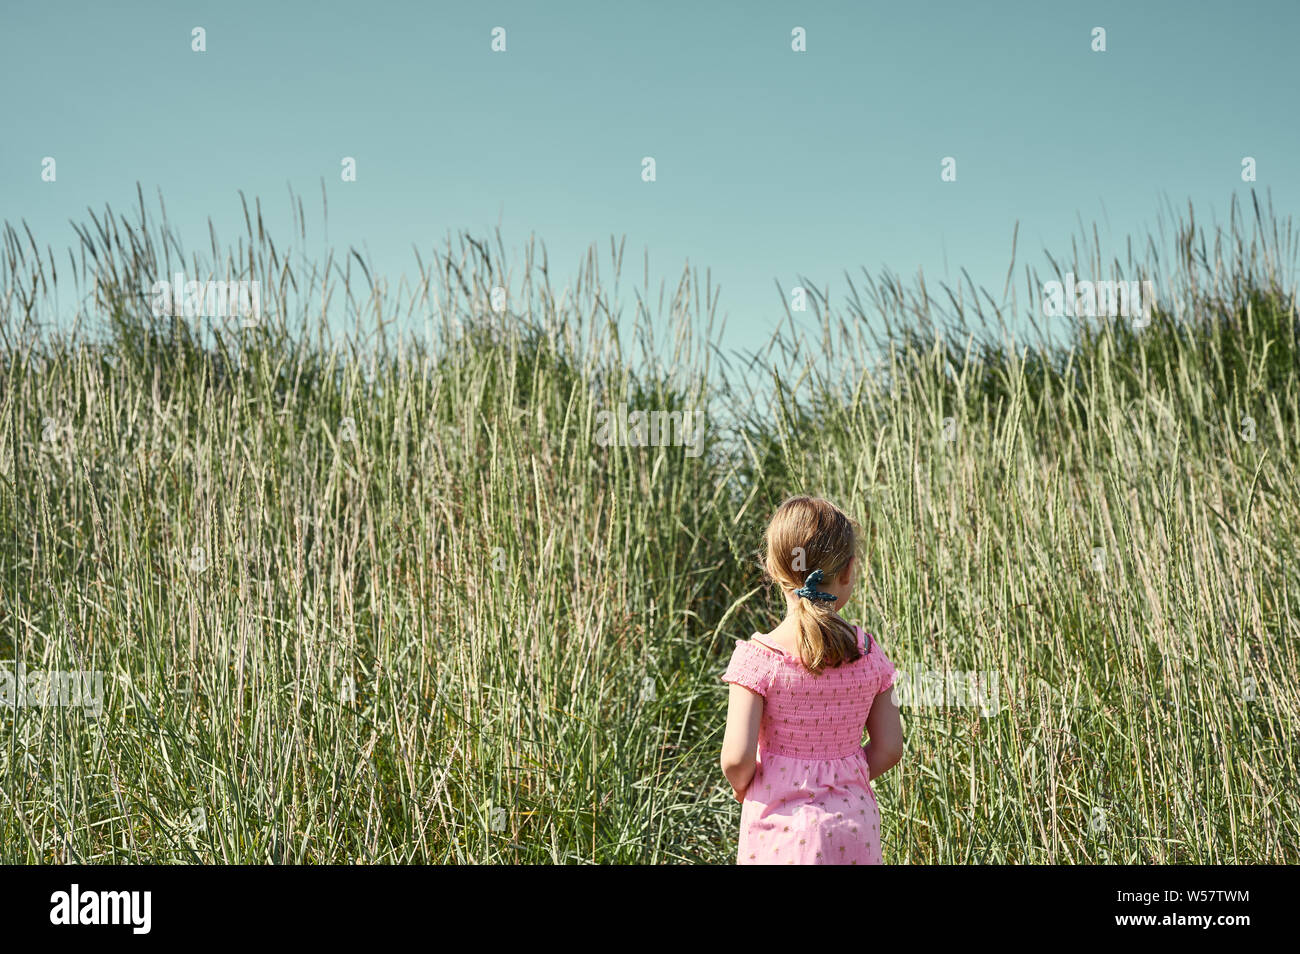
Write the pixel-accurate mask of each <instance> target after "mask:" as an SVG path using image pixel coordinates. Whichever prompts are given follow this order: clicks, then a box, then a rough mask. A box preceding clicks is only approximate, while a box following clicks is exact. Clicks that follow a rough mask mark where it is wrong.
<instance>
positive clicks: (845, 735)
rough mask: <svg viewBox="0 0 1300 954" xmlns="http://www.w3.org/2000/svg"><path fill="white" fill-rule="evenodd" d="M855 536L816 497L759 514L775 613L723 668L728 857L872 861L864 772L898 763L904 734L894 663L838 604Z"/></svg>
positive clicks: (849, 573) (871, 797)
mask: <svg viewBox="0 0 1300 954" xmlns="http://www.w3.org/2000/svg"><path fill="white" fill-rule="evenodd" d="M858 542H859V541H858V533H857V528H856V527H855V526H854V524H853V521H852V520H850V519H849V518H848V516H846V515H845V514H844V512H843V511H841V510H840V509H839V508H838V507H836V506H835V505H834V504H832V503H830V502H829V501H826V500H822V499H820V498H817V497H792V498H790V499H789V500H787V501H786V502H785V503H783V504H781V506H780V507H779V508H778V509H777V511H776V513H775V514H774V515H773V517H772V521H771V523H769V524H768V527H767V556H766V559H765V561H764V569H765V570H766V573H767V576H768V578H769V579H771V580H772V581H774V582H775V583H776V584H778V585H779V586H780V587H781V590H782V592H783V593H784V594H785V602H786V616H785V619H784V620H783V621H782V622H781V624H780V625H779V626H777V627H776V629H774V630H772V631H771V632H770V633H766V634H757V633H756V634H755V635H754V637H753V639H750V640H748V641H745V640H740V639H738V640H736V649H735V652H733V653H732V656H731V664H730V665H729V666H728V667H727V671H726V672H725V673H724V674H723V676H722V679H723V681H724V682H729V683H731V690H730V692H731V698H730V703H729V705H728V708H727V731H726V735H725V737H724V738H723V741H722V771H723V773H724V774H725V775H726V776H727V780H728V781H729V782H730V783H731V787H732V789H733V790H734V791H735V794H736V798H737V799H738V800H739V801H740V802H741V803H742V808H741V810H740V847H739V850H738V851H737V853H736V861H737V863H739V864H742V865H746V864H748V865H753V864H792V865H793V864H799V865H837V864H850V865H857V864H864V865H878V864H881V855H880V811H879V809H878V808H877V807H876V796H875V793H874V792H872V790H871V779H873V778H875V777H876V776H878V775H880V773H882V772H884V771H886V770H887V769H890V768H892V767H893V766H894V765H895V764H897V763H898V760H899V759H900V758H901V757H902V752H903V732H902V725H901V724H900V721H899V717H898V707H897V706H895V705H894V703H893V702H892V701H891V700H890V687H891V686H893V684H894V666H893V664H892V663H890V661H889V660H888V659H887V658H886V657H885V654H884V653H883V652H882V651H881V649H880V646H878V645H877V644H876V642H875V640H873V639H872V638H871V636H870V634H869V633H865V632H863V630H862V629H861V628H860V627H858V626H853V625H850V624H849V623H847V622H845V621H844V620H843V619H842V618H841V617H840V615H839V613H838V612H837V611H838V610H839V608H840V607H842V606H843V605H844V604H845V603H847V602H848V599H849V596H850V595H851V594H852V592H853V581H854V576H855V571H856V564H857V560H856V559H855V558H856V556H857V552H858ZM864 724H865V726H866V729H867V733H868V735H869V736H870V741H868V742H867V744H866V745H862V744H861V742H862V728H863V725H864Z"/></svg>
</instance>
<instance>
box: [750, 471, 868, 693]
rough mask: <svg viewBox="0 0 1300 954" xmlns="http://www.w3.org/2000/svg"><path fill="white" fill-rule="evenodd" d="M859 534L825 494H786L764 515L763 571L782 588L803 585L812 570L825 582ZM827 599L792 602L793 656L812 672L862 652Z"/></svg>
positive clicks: (845, 560) (849, 555) (852, 552)
mask: <svg viewBox="0 0 1300 954" xmlns="http://www.w3.org/2000/svg"><path fill="white" fill-rule="evenodd" d="M859 540H860V535H859V533H858V527H857V524H855V523H854V522H853V520H852V519H851V518H850V517H849V515H848V514H846V513H845V512H844V511H843V510H841V509H840V508H839V507H837V506H835V504H833V503H831V502H830V501H829V500H823V499H822V498H821V497H807V496H799V497H790V498H789V499H788V500H786V501H785V502H784V503H782V504H781V506H779V507H777V508H776V513H774V514H772V519H771V520H770V521H768V524H767V534H766V545H767V552H766V554H765V556H764V558H763V571H764V573H765V574H766V575H767V578H768V579H769V580H770V581H771V582H773V583H776V584H777V585H778V586H780V587H781V590H782V592H783V593H784V592H787V591H789V590H795V589H798V588H799V587H802V586H804V582H805V580H806V579H807V578H808V576H809V574H811V573H812V572H813V571H814V570H821V571H822V574H823V577H824V579H825V580H826V581H828V582H829V581H830V580H833V579H835V577H836V576H838V575H839V574H840V573H842V572H844V568H845V567H846V566H848V565H849V561H850V560H852V559H853V558H854V557H855V556H856V555H857V553H858V545H859ZM833 605H834V604H833V603H831V602H830V601H823V600H816V599H810V598H808V597H802V596H801V597H800V598H799V600H798V602H797V603H796V606H795V618H796V621H797V622H798V625H799V641H798V648H799V658H800V659H801V660H802V661H803V664H804V666H806V667H807V668H808V670H809V671H810V672H812V673H813V674H819V673H821V672H822V670H824V669H830V668H834V667H836V666H839V665H841V664H843V663H846V662H853V661H854V660H855V659H857V658H858V657H859V656H861V655H862V652H861V650H860V649H858V636H857V631H856V630H855V629H854V628H853V627H852V626H850V625H849V624H848V623H846V622H845V621H844V620H843V619H841V618H840V616H839V614H838V613H836V612H835V610H834V609H833V608H832V607H833Z"/></svg>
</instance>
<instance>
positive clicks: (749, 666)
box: [722, 639, 775, 696]
mask: <svg viewBox="0 0 1300 954" xmlns="http://www.w3.org/2000/svg"><path fill="white" fill-rule="evenodd" d="M774 659H775V654H774V653H773V652H771V650H767V649H763V648H761V647H759V646H756V645H754V644H753V643H751V642H750V641H749V640H746V639H738V640H736V648H735V650H734V651H733V652H732V654H731V662H730V663H729V664H728V665H727V671H726V672H724V673H723V674H722V681H723V682H730V683H735V684H736V685H738V686H744V687H745V688H746V689H748V690H750V691H751V692H756V693H758V694H759V695H760V696H766V695H767V690H768V689H769V688H771V686H772V663H773V661H774Z"/></svg>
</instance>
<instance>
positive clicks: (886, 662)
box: [867, 633, 898, 695]
mask: <svg viewBox="0 0 1300 954" xmlns="http://www.w3.org/2000/svg"><path fill="white" fill-rule="evenodd" d="M867 635H868V638H869V639H870V640H871V655H872V656H875V657H876V672H877V674H878V675H879V677H880V687H879V688H878V689H876V695H880V694H881V693H882V692H884V691H885V690H886V689H889V688H891V687H892V686H893V685H894V680H895V679H896V678H898V671H897V670H896V669H895V668H894V664H893V662H892V661H890V658H889V657H888V656H886V655H885V651H884V650H883V649H881V648H880V643H878V642H876V638H875V637H874V636H871V634H869V633H868V634H867Z"/></svg>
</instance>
